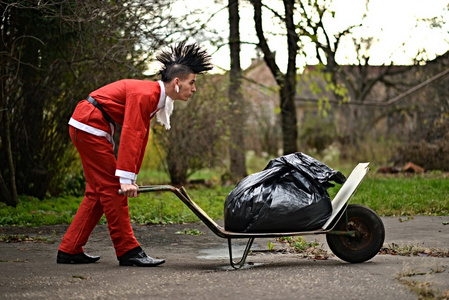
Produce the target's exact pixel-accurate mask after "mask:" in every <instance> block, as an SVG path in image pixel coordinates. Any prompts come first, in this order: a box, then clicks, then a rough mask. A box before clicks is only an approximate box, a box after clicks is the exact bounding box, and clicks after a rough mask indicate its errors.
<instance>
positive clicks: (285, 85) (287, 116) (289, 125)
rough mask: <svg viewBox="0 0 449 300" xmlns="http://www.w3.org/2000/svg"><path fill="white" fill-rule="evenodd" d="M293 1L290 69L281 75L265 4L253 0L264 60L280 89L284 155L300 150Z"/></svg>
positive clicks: (288, 13)
mask: <svg viewBox="0 0 449 300" xmlns="http://www.w3.org/2000/svg"><path fill="white" fill-rule="evenodd" d="M294 2H295V1H294V0H284V9H285V19H284V22H285V26H286V28H287V43H288V66H287V73H286V74H282V72H281V71H280V69H279V67H278V65H277V64H276V60H275V56H274V53H273V52H272V51H271V50H270V48H269V46H268V43H267V40H266V38H265V35H264V32H263V29H262V2H261V0H251V3H252V5H253V7H254V23H255V26H256V33H257V37H258V39H259V44H258V46H259V48H260V49H261V50H262V52H263V54H264V61H265V63H266V64H267V66H268V68H269V69H270V71H271V73H272V74H273V76H274V78H275V79H276V82H277V84H278V85H279V87H280V98H281V103H280V106H281V119H282V120H281V122H282V144H283V148H284V149H283V152H284V154H288V153H293V152H296V151H297V149H298V148H297V139H298V129H297V124H296V123H297V117H296V107H295V102H294V99H295V94H296V54H297V52H298V36H297V34H296V31H295V24H294V23H293V9H294Z"/></svg>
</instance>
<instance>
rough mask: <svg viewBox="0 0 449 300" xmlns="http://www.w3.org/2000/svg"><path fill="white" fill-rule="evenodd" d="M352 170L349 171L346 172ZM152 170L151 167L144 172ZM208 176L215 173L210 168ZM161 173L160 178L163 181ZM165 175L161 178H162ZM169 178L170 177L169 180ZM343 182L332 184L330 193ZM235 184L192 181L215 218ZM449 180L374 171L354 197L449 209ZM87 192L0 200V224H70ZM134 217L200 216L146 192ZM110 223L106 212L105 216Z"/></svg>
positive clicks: (398, 211)
mask: <svg viewBox="0 0 449 300" xmlns="http://www.w3.org/2000/svg"><path fill="white" fill-rule="evenodd" d="M344 174H345V175H349V171H347V172H346V171H345V172H344ZM145 175H147V176H149V175H150V173H148V174H145ZM207 176H208V180H209V179H211V178H212V179H213V178H214V176H213V174H210V173H207ZM166 179H167V178H164V177H163V176H162V175H159V177H156V180H155V181H156V182H152V183H157V184H159V183H164V180H166ZM159 181H160V182H159ZM165 182H166V181H165ZM339 188H340V186H339V185H337V186H336V187H334V188H331V189H329V194H330V195H331V198H333V197H334V196H335V194H336V193H337V192H338V189H339ZM232 189H233V186H220V185H215V186H212V187H209V186H201V185H196V186H189V187H187V191H188V193H189V195H190V196H191V198H192V199H193V200H194V201H195V202H196V203H197V204H198V205H199V206H200V207H201V208H202V209H203V210H204V211H205V212H206V213H207V214H208V215H209V216H210V217H211V218H213V219H222V218H223V208H224V201H225V199H226V196H227V194H228V193H229V192H230V191H231V190H232ZM447 191H449V180H448V178H447V175H445V174H442V173H429V174H427V173H426V174H424V175H414V176H411V175H408V176H407V175H400V176H385V175H379V174H376V173H375V172H373V171H371V172H370V173H368V176H367V177H366V178H365V180H364V181H363V182H362V184H361V186H360V187H359V189H358V191H357V192H356V194H355V196H354V197H353V199H352V200H351V203H359V204H364V205H367V206H369V207H371V208H372V209H374V210H375V211H376V212H377V213H378V214H379V215H381V216H413V215H449V195H448V193H447ZM81 200H82V197H60V198H51V199H45V200H42V201H40V200H38V199H35V198H32V197H27V196H21V197H20V202H19V205H18V206H17V207H16V208H12V207H7V206H6V205H5V204H3V203H0V226H41V225H54V224H69V223H70V222H71V221H72V219H73V216H74V215H75V213H76V211H77V209H78V206H79V204H80V203H81ZM129 211H130V216H131V221H132V222H133V223H136V224H172V223H190V222H195V221H198V218H197V217H196V216H195V215H194V214H193V213H192V211H191V210H190V209H188V208H187V206H185V204H184V203H182V201H181V200H179V199H178V198H177V197H176V196H175V195H174V194H172V193H168V192H165V193H162V192H154V193H146V194H141V195H140V196H139V197H138V198H130V199H129ZM101 222H103V223H105V219H104V217H103V219H102V221H101Z"/></svg>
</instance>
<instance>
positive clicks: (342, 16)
mask: <svg viewBox="0 0 449 300" xmlns="http://www.w3.org/2000/svg"><path fill="white" fill-rule="evenodd" d="M215 2H216V1H212V0H207V1H190V0H180V1H179V2H178V5H176V6H175V10H179V11H182V10H185V9H190V10H193V11H198V10H203V12H204V14H203V15H204V16H205V17H207V18H209V17H210V16H212V14H214V13H216V12H217V11H219V9H220V8H221V7H223V4H221V5H220V4H215ZM218 2H222V3H225V4H227V2H228V1H227V0H224V1H218ZM247 2H248V1H240V3H241V5H240V18H241V20H240V34H241V40H242V41H247V42H253V43H256V42H257V37H256V34H255V30H254V25H253V19H252V18H253V10H252V7H251V6H250V5H249V4H247ZM268 3H270V5H272V6H273V8H275V9H277V10H278V11H282V10H283V7H282V5H281V6H280V7H279V1H277V0H273V1H270V2H268ZM448 3H449V0H370V2H369V6H368V12H367V18H366V19H365V20H364V21H363V27H362V28H359V29H357V30H355V31H354V35H355V36H358V37H367V36H372V37H374V40H375V43H374V44H373V46H372V47H371V49H370V50H369V51H370V52H369V54H370V56H371V59H370V64H371V65H381V64H384V63H385V64H389V63H390V62H391V61H393V62H394V64H396V65H407V64H411V63H412V61H413V57H415V56H416V53H417V51H418V50H419V49H423V48H425V49H426V51H427V57H426V58H427V59H433V58H435V57H436V56H437V55H441V54H444V53H445V52H447V51H449V24H446V25H445V28H443V29H430V28H429V26H428V25H424V24H422V25H419V26H417V21H416V20H417V18H432V17H436V16H441V15H443V14H445V16H446V18H445V19H446V20H448V22H449V13H448V11H447V5H448ZM195 5H196V6H195ZM334 5H335V12H336V15H335V18H334V19H333V20H328V22H329V23H328V24H329V28H331V29H333V30H335V31H338V30H339V29H343V28H346V27H348V26H350V25H354V24H359V23H360V22H361V21H362V15H363V13H364V11H365V0H336V1H334ZM265 16H266V17H265V18H264V21H263V22H264V29H265V30H270V31H273V32H279V33H282V30H281V29H280V28H279V26H278V25H277V23H276V22H277V21H272V20H271V17H269V16H268V15H267V14H265ZM208 25H209V26H210V27H212V28H214V29H215V30H217V31H218V32H219V34H220V35H222V36H223V37H225V38H227V37H228V36H229V25H228V11H227V9H224V10H222V11H220V12H218V13H217V14H216V15H214V16H213V17H212V18H211V20H210V22H209V24H208ZM198 42H200V43H201V41H198ZM269 45H270V47H271V49H272V50H274V51H276V54H277V55H276V60H277V63H278V65H279V66H280V67H281V69H283V68H286V65H287V54H286V49H287V45H286V39H285V37H280V36H278V37H274V36H273V37H271V38H270V39H269ZM203 46H204V47H205V48H207V49H208V51H209V52H210V53H213V55H212V62H213V63H214V64H215V65H216V68H215V71H216V72H219V71H220V70H223V69H224V70H228V69H229V64H230V63H229V48H228V47H222V48H220V50H218V51H216V47H214V46H211V45H208V44H207V43H204V45H203ZM342 46H343V48H340V50H339V51H338V52H337V62H338V63H339V64H351V63H352V64H353V63H356V60H355V55H354V50H353V48H352V40H351V39H347V40H346V41H345V43H343V44H342ZM306 49H307V50H308V52H309V53H311V55H309V56H307V57H305V58H304V57H302V58H298V66H304V65H306V64H316V63H317V60H316V58H314V56H313V54H314V51H313V48H312V47H311V46H310V45H309V46H307V48H306ZM215 51H216V52H215ZM255 57H256V51H255V46H254V45H245V44H242V46H241V55H240V58H241V65H242V68H243V69H245V68H247V67H248V66H249V65H250V63H251V60H252V59H253V58H255Z"/></svg>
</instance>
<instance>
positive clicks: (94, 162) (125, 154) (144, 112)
mask: <svg viewBox="0 0 449 300" xmlns="http://www.w3.org/2000/svg"><path fill="white" fill-rule="evenodd" d="M89 96H90V97H92V98H94V99H95V100H96V101H97V102H98V103H99V104H100V105H101V106H102V108H103V109H104V111H105V112H106V113H107V114H108V115H109V116H110V117H111V118H112V119H113V120H114V121H115V122H116V123H117V124H119V125H122V132H121V137H120V146H119V151H118V156H117V159H116V157H115V155H114V149H113V148H114V145H113V138H112V137H113V135H114V130H115V124H112V123H109V122H108V121H107V120H106V119H105V117H104V116H103V114H102V112H101V111H100V110H99V109H98V108H96V107H95V106H94V105H93V104H92V103H90V102H88V101H87V100H83V101H81V102H80V103H79V104H78V105H77V107H76V109H75V111H74V113H73V115H72V118H71V119H70V121H69V125H70V128H69V131H70V137H71V139H72V141H73V143H74V144H75V146H76V148H77V150H78V152H79V154H80V157H81V161H82V164H83V170H84V175H85V178H86V192H85V196H84V199H83V201H82V203H81V205H80V207H79V209H78V211H77V213H76V216H75V218H74V220H73V222H72V224H71V225H70V227H69V229H68V230H67V233H66V234H65V235H64V238H63V240H62V242H61V245H60V247H59V250H61V251H63V252H65V253H68V254H77V253H81V252H83V251H84V250H83V246H84V245H85V244H86V243H87V240H88V238H89V236H90V234H91V232H92V230H93V229H94V227H95V225H96V224H97V223H98V221H99V220H100V218H101V216H102V215H103V213H104V214H105V216H106V220H107V222H108V228H109V233H110V236H111V239H112V242H113V244H114V248H115V251H116V254H117V256H122V255H123V254H125V253H126V252H128V251H129V250H131V249H134V248H136V247H138V246H139V243H138V242H137V240H136V238H135V237H134V233H133V230H132V227H131V222H130V218H129V211H128V199H127V197H126V196H123V195H119V194H118V190H119V189H120V183H124V184H132V183H135V182H136V178H137V174H138V173H139V170H140V166H141V164H142V159H143V156H144V153H145V147H146V144H147V142H148V134H149V130H150V120H151V118H152V117H153V116H154V115H155V114H156V112H157V111H158V110H159V109H163V108H164V106H165V102H166V99H167V97H166V94H165V88H164V84H163V83H162V81H157V82H153V81H143V80H134V79H125V80H120V81H117V82H113V83H111V84H108V85H106V86H104V87H102V88H100V89H98V90H96V91H94V92H92V93H91V94H90V95H89ZM168 100H171V99H168ZM167 102H169V101H167Z"/></svg>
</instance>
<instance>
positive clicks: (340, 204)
mask: <svg viewBox="0 0 449 300" xmlns="http://www.w3.org/2000/svg"><path fill="white" fill-rule="evenodd" d="M368 166H369V163H359V164H358V165H357V166H356V167H355V168H354V170H353V171H352V172H351V174H350V175H349V177H348V178H347V180H346V182H345V183H344V184H343V185H342V187H341V188H340V190H339V191H338V193H337V195H336V196H335V198H334V199H333V200H332V202H331V203H332V214H331V216H330V217H329V219H328V220H327V222H326V223H325V224H324V225H323V227H322V228H321V229H317V230H312V231H299V232H278V233H272V232H270V233H263V232H257V233H245V232H233V231H228V230H225V228H224V227H222V226H220V225H218V224H217V223H216V222H215V221H214V220H212V218H210V217H209V216H208V215H207V213H206V212H205V211H203V210H202V209H201V207H199V206H198V205H197V204H196V203H195V202H194V201H193V200H192V199H191V198H190V196H189V195H188V194H187V191H186V190H185V188H184V187H180V188H176V187H174V186H171V185H152V186H141V187H139V190H138V192H139V193H142V192H166V191H168V192H172V193H174V194H175V195H176V196H177V197H178V198H179V199H181V201H182V202H184V204H185V205H187V207H188V208H189V209H190V210H191V211H192V212H193V213H194V214H195V215H196V216H197V217H198V218H199V219H200V220H201V221H202V222H203V223H204V224H205V225H206V226H207V227H209V229H210V230H212V232H213V233H215V234H216V235H217V236H219V237H221V238H226V239H228V245H229V255H230V263H231V265H232V267H234V268H236V269H237V268H241V267H242V266H243V265H244V263H245V260H246V257H247V255H248V253H249V251H250V248H251V245H252V243H253V241H254V239H255V238H273V237H286V236H303V235H314V234H327V233H333V234H341V235H353V234H354V233H353V232H351V231H341V232H331V231H332V230H333V228H334V226H335V225H336V224H337V222H338V221H339V219H340V218H341V216H342V215H343V212H344V210H345V208H346V207H347V205H348V202H349V201H350V200H351V198H352V196H353V195H354V193H355V191H356V190H357V188H358V187H359V185H360V184H361V182H362V181H363V178H364V177H365V176H366V174H367V173H368V170H369V167H368ZM236 238H248V239H249V240H248V242H247V245H246V249H245V251H244V253H243V256H242V258H241V260H240V261H239V262H234V261H233V258H232V242H231V240H232V239H236Z"/></svg>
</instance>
